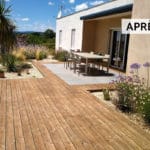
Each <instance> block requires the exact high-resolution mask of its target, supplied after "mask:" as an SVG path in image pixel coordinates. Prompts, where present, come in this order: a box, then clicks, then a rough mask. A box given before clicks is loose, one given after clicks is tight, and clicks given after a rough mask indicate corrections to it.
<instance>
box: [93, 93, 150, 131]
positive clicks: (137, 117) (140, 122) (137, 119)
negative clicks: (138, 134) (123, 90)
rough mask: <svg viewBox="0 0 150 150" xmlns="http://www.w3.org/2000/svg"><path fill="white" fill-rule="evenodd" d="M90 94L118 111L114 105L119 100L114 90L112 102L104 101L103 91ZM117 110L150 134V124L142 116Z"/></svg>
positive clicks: (111, 94)
mask: <svg viewBox="0 0 150 150" xmlns="http://www.w3.org/2000/svg"><path fill="white" fill-rule="evenodd" d="M90 93H91V94H92V95H94V96H95V97H97V98H98V100H100V101H101V102H103V103H105V104H106V105H108V106H109V107H111V108H113V109H114V110H115V109H116V106H115V104H114V103H115V99H116V98H117V91H114V90H111V91H110V99H111V100H105V99H104V95H103V91H102V90H99V91H90ZM116 110H117V111H119V112H120V113H122V114H123V115H124V116H125V117H127V118H128V119H130V120H131V121H132V122H134V123H135V124H137V125H139V126H140V127H141V128H142V129H144V130H145V131H146V132H148V133H150V126H149V124H146V123H145V121H144V119H143V118H142V116H141V115H140V114H138V113H123V112H122V111H120V110H119V109H116Z"/></svg>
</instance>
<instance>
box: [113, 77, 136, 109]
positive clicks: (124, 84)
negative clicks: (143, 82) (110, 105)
mask: <svg viewBox="0 0 150 150" xmlns="http://www.w3.org/2000/svg"><path fill="white" fill-rule="evenodd" d="M119 80H120V81H119V82H117V84H116V88H117V91H118V101H117V107H118V108H119V109H120V110H122V111H123V112H131V111H134V110H135V109H136V108H135V101H136V100H135V98H133V96H134V92H135V91H134V90H135V86H134V85H133V84H132V83H130V82H129V81H128V80H127V78H126V77H124V78H123V77H121V79H119Z"/></svg>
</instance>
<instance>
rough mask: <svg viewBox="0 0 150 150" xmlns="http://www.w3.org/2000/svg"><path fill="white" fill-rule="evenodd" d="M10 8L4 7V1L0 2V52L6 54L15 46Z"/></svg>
mask: <svg viewBox="0 0 150 150" xmlns="http://www.w3.org/2000/svg"><path fill="white" fill-rule="evenodd" d="M10 12H11V6H9V7H6V5H5V0H0V52H1V53H2V54H5V53H8V52H10V51H11V50H12V48H13V47H14V46H15V44H16V36H15V32H14V30H15V26H14V24H13V22H12V20H11V19H10V15H9V14H10Z"/></svg>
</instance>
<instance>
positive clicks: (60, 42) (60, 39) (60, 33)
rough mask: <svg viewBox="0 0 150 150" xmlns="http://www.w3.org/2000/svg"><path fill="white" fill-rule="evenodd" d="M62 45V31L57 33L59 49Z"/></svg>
mask: <svg viewBox="0 0 150 150" xmlns="http://www.w3.org/2000/svg"><path fill="white" fill-rule="evenodd" d="M61 45H62V30H60V31H59V47H61Z"/></svg>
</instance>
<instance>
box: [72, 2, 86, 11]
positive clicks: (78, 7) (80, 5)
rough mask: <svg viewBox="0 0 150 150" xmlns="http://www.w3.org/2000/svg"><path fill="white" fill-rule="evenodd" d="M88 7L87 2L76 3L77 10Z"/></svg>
mask: <svg viewBox="0 0 150 150" xmlns="http://www.w3.org/2000/svg"><path fill="white" fill-rule="evenodd" d="M86 8H88V5H87V3H82V4H79V5H76V7H75V11H80V10H83V9H86Z"/></svg>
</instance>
